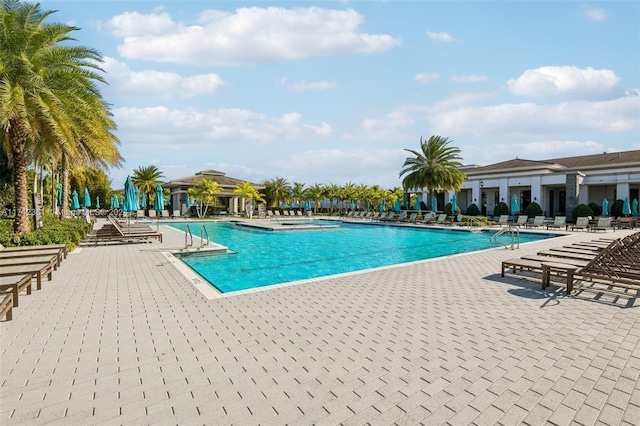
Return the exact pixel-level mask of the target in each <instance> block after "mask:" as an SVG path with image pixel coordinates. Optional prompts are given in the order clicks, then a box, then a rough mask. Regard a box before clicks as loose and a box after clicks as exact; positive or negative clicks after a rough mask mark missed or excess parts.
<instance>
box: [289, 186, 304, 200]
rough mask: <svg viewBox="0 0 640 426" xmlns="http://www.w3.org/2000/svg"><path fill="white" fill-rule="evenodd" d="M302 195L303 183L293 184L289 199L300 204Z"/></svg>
mask: <svg viewBox="0 0 640 426" xmlns="http://www.w3.org/2000/svg"><path fill="white" fill-rule="evenodd" d="M303 194H304V183H300V182H293V188H291V197H292V198H293V201H295V202H298V203H299V202H301V201H302V197H303Z"/></svg>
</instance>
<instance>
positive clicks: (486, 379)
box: [0, 228, 640, 425]
mask: <svg viewBox="0 0 640 426" xmlns="http://www.w3.org/2000/svg"><path fill="white" fill-rule="evenodd" d="M164 232H165V240H164V243H162V244H160V243H158V242H153V243H142V244H117V245H99V246H97V247H93V246H84V247H81V249H80V250H77V251H76V252H74V253H71V254H69V257H68V259H66V260H65V261H64V262H63V264H62V266H61V267H60V268H59V270H58V271H56V272H55V273H54V278H53V281H51V282H49V281H46V282H45V283H44V284H43V289H42V290H41V291H34V293H33V294H32V295H30V296H24V297H21V298H20V307H19V308H16V309H15V310H14V320H13V321H10V322H2V323H1V324H0V331H1V333H2V335H1V357H2V361H1V362H2V365H1V373H2V378H1V382H0V391H1V393H0V398H1V412H0V416H1V417H0V423H2V424H4V425H18V424H28V425H37V424H61V425H90V424H97V425H120V424H121V425H137V424H180V425H190V424H194V425H195V424H199V425H200V424H221V425H227V424H236V425H254V424H256V425H257V424H261V425H284V424H292V425H298V424H323V425H334V424H345V425H361V424H367V423H369V424H372V425H387V424H398V425H405V424H417V423H423V424H427V425H437V424H450V425H467V424H477V425H485V424H505V425H508V424H530V425H539V424H543V423H545V422H549V423H551V424H558V425H564V424H583V425H591V424H605V425H619V424H629V425H632V424H638V419H640V381H639V376H640V306H639V305H640V302H638V301H637V300H636V299H628V298H618V299H615V298H611V297H608V296H602V295H594V294H590V293H584V294H580V295H578V296H574V297H566V296H564V294H563V291H562V289H558V290H557V291H548V292H542V291H541V290H540V289H539V287H540V286H539V284H537V283H532V282H528V281H526V280H520V279H515V278H513V277H506V278H501V277H500V261H501V260H503V259H507V258H511V257H516V256H521V255H523V254H525V253H534V252H537V251H539V250H542V249H545V248H548V247H553V246H557V245H561V244H565V243H568V242H571V241H575V240H580V239H582V240H585V239H590V238H594V234H587V233H578V234H575V235H573V236H570V237H566V238H565V239H564V240H563V241H561V242H558V241H544V242H539V243H534V244H528V245H525V246H523V247H521V249H520V250H517V251H510V250H504V249H501V250H491V251H485V252H481V253H475V254H469V255H461V256H455V257H450V258H445V259H439V260H434V261H427V262H420V263H415V264H410V265H406V266H402V267H395V268H387V269H383V270H378V271H372V272H367V273H360V274H354V275H351V276H346V277H340V278H333V279H331V278H330V279H326V280H322V281H318V282H312V283H306V284H301V285H295V286H287V287H281V288H276V289H270V290H265V291H260V292H255V293H249V294H242V295H238V296H233V297H225V298H220V299H215V300H207V299H206V298H204V297H203V296H202V295H201V294H200V293H199V292H198V291H197V290H196V289H195V288H194V286H193V285H192V284H191V283H190V282H189V281H188V280H187V279H185V278H184V277H183V276H182V275H181V274H180V273H179V272H178V271H177V270H176V269H175V268H174V267H173V266H172V265H171V264H170V263H169V262H168V260H167V258H166V257H165V256H164V255H163V254H162V251H163V250H166V249H167V248H178V247H179V246H180V244H181V243H182V241H183V236H182V234H180V233H179V232H177V231H175V230H170V229H167V228H165V229H164ZM614 235H615V236H622V235H624V233H623V232H620V231H618V232H616V233H615V234H613V233H611V232H609V233H607V236H610V237H611V236H614ZM600 236H602V234H600Z"/></svg>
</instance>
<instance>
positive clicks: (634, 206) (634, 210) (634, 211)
mask: <svg viewBox="0 0 640 426" xmlns="http://www.w3.org/2000/svg"><path fill="white" fill-rule="evenodd" d="M631 214H632V215H634V216H638V199H637V198H636V199H635V200H633V203H631Z"/></svg>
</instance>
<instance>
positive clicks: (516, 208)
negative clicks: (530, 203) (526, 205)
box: [511, 194, 520, 214]
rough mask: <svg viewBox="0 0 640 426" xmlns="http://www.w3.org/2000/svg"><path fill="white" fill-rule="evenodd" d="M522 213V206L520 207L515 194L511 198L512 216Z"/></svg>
mask: <svg viewBox="0 0 640 426" xmlns="http://www.w3.org/2000/svg"><path fill="white" fill-rule="evenodd" d="M519 211H520V206H519V205H518V197H517V196H516V195H515V194H514V195H512V196H511V214H516V213H518V212H519Z"/></svg>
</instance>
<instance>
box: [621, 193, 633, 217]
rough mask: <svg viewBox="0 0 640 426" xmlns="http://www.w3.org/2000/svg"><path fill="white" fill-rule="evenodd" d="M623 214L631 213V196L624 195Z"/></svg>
mask: <svg viewBox="0 0 640 426" xmlns="http://www.w3.org/2000/svg"><path fill="white" fill-rule="evenodd" d="M622 214H623V215H625V216H629V215H631V204H630V203H629V197H624V203H622Z"/></svg>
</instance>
